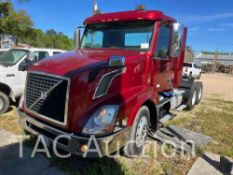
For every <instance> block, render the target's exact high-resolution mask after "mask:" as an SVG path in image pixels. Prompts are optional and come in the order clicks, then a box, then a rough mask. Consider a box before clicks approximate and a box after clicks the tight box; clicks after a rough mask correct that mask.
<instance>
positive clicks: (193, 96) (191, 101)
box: [186, 83, 197, 110]
mask: <svg viewBox="0 0 233 175" xmlns="http://www.w3.org/2000/svg"><path fill="white" fill-rule="evenodd" d="M196 101H197V86H196V83H193V85H192V87H191V89H190V93H189V98H188V99H187V104H186V105H187V108H186V109H187V110H192V109H193V108H194V106H195V104H196Z"/></svg>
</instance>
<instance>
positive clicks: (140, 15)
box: [84, 10, 176, 25]
mask: <svg viewBox="0 0 233 175" xmlns="http://www.w3.org/2000/svg"><path fill="white" fill-rule="evenodd" d="M138 20H151V21H157V20H164V21H172V22H175V21H176V20H175V19H173V18H172V17H169V16H166V15H165V14H164V13H163V12H161V11H155V10H150V11H145V10H134V11H125V12H117V13H105V14H97V15H94V16H92V17H89V18H87V19H86V20H85V21H84V24H85V25H88V24H96V23H104V22H116V21H138Z"/></svg>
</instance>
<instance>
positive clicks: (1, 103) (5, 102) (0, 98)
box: [0, 91, 10, 114]
mask: <svg viewBox="0 0 233 175" xmlns="http://www.w3.org/2000/svg"><path fill="white" fill-rule="evenodd" d="M9 106H10V100H9V98H8V96H7V95H6V94H5V93H4V92H1V91H0V114H3V113H5V112H7V110H8V109H9Z"/></svg>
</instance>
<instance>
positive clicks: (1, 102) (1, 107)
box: [0, 98, 4, 111]
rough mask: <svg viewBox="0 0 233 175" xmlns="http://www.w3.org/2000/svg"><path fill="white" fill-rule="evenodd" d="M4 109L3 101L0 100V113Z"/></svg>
mask: <svg viewBox="0 0 233 175" xmlns="http://www.w3.org/2000/svg"><path fill="white" fill-rule="evenodd" d="M3 107H4V101H3V99H2V98H0V111H1V110H2V109H3Z"/></svg>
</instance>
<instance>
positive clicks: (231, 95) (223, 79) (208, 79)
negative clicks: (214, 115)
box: [200, 73, 233, 101]
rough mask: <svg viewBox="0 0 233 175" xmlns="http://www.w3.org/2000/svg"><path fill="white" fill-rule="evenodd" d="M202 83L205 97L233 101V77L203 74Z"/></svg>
mask: <svg viewBox="0 0 233 175" xmlns="http://www.w3.org/2000/svg"><path fill="white" fill-rule="evenodd" d="M200 81H202V82H203V84H204V96H205V97H207V98H215V99H216V98H221V99H224V100H230V101H233V75H227V74H220V73H214V74H203V75H202V77H201V79H200Z"/></svg>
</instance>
